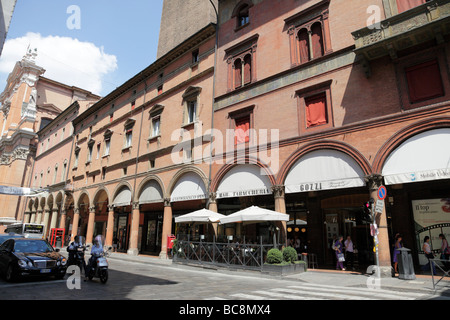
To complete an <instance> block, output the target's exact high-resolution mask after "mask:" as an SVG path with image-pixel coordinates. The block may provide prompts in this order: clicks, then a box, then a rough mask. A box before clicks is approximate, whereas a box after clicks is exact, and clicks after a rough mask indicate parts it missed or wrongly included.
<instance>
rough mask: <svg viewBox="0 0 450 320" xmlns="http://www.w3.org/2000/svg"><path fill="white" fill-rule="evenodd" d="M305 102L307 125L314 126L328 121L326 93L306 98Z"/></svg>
mask: <svg viewBox="0 0 450 320" xmlns="http://www.w3.org/2000/svg"><path fill="white" fill-rule="evenodd" d="M305 104H306V125H307V127H313V126H318V125H321V124H326V123H328V120H327V118H328V117H327V103H326V96H325V93H323V94H320V95H317V96H313V97H310V98H306V99H305Z"/></svg>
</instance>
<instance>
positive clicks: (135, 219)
mask: <svg viewBox="0 0 450 320" xmlns="http://www.w3.org/2000/svg"><path fill="white" fill-rule="evenodd" d="M140 214H141V211H140V210H139V202H133V213H132V216H131V232H130V245H129V246H128V251H127V253H128V254H129V255H132V256H137V255H138V254H139V249H138V238H139V218H140ZM163 234H164V233H163Z"/></svg>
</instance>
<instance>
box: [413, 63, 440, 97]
mask: <svg viewBox="0 0 450 320" xmlns="http://www.w3.org/2000/svg"><path fill="white" fill-rule="evenodd" d="M406 79H407V82H408V89H409V97H410V99H411V102H418V101H423V100H427V99H432V98H436V97H440V96H443V95H444V87H443V85H442V79H441V73H440V70H439V64H438V62H437V61H436V60H433V61H428V62H425V63H422V64H419V65H416V66H413V67H410V68H407V69H406Z"/></svg>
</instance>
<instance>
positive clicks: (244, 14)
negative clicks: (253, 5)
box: [237, 4, 250, 27]
mask: <svg viewBox="0 0 450 320" xmlns="http://www.w3.org/2000/svg"><path fill="white" fill-rule="evenodd" d="M248 9H249V6H248V4H244V5H243V6H241V7H240V8H239V13H238V16H237V19H238V21H237V26H238V27H242V26H245V25H246V24H247V23H249V22H250V16H249V10H248Z"/></svg>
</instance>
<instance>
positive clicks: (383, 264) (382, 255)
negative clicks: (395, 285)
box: [365, 174, 392, 278]
mask: <svg viewBox="0 0 450 320" xmlns="http://www.w3.org/2000/svg"><path fill="white" fill-rule="evenodd" d="M365 180H366V183H367V186H368V188H369V196H370V198H373V199H374V208H375V204H376V202H377V199H378V197H377V190H378V188H379V187H380V186H381V185H382V184H383V177H382V176H381V175H379V174H373V175H370V176H366V177H365ZM375 223H376V224H377V226H378V231H379V234H378V264H379V266H380V276H381V277H384V278H387V277H392V265H391V252H390V247H389V232H388V226H387V219H386V205H384V206H383V212H382V213H375ZM374 254H375V253H374ZM375 259H376V257H375Z"/></svg>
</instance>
